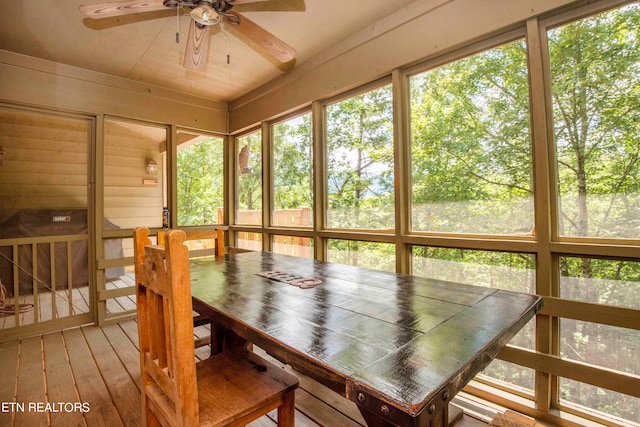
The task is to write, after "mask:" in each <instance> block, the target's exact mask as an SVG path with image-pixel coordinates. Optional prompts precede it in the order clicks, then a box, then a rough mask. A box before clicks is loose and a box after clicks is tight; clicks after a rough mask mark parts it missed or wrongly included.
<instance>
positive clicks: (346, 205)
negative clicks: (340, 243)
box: [326, 85, 395, 229]
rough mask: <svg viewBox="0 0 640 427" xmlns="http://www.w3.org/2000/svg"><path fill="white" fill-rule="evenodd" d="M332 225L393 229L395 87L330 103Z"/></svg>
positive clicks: (328, 166)
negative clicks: (393, 100) (393, 102)
mask: <svg viewBox="0 0 640 427" xmlns="http://www.w3.org/2000/svg"><path fill="white" fill-rule="evenodd" d="M326 112H327V113H326V117H327V118H326V125H327V179H328V182H327V189H328V194H327V197H328V206H327V225H328V227H330V228H356V229H357V228H360V229H391V228H393V227H394V224H395V219H394V188H393V179H394V177H393V170H394V169H393V109H392V93H391V86H390V85H389V86H384V87H382V88H379V89H376V90H373V91H370V92H367V93H364V94H361V95H358V96H355V97H352V98H349V99H347V100H344V101H341V102H338V103H335V104H332V105H328V106H327V107H326Z"/></svg>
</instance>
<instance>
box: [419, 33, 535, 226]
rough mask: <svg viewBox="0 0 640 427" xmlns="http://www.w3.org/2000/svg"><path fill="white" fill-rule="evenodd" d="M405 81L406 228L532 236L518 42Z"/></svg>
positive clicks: (523, 68) (523, 69)
mask: <svg viewBox="0 0 640 427" xmlns="http://www.w3.org/2000/svg"><path fill="white" fill-rule="evenodd" d="M409 85H410V96H411V99H410V103H411V113H410V114H411V127H410V131H411V173H412V197H413V200H412V202H413V205H412V222H413V224H412V227H413V229H414V230H416V231H431V232H451V233H482V234H528V233H532V232H533V230H532V228H533V197H532V162H531V138H530V131H529V87H528V82H527V57H526V49H525V44H524V42H523V41H521V40H519V41H516V42H513V43H510V44H506V45H503V46H500V47H496V48H494V49H491V50H489V51H485V52H483V53H480V54H476V55H474V56H471V57H469V58H466V59H462V60H459V61H456V62H453V63H450V64H447V65H444V66H441V67H439V68H436V69H432V70H429V71H427V72H424V73H421V74H417V75H414V76H412V77H410V80H409Z"/></svg>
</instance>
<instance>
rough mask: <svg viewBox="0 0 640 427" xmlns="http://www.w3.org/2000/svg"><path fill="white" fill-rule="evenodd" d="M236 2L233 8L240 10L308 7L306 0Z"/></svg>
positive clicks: (288, 10)
mask: <svg viewBox="0 0 640 427" xmlns="http://www.w3.org/2000/svg"><path fill="white" fill-rule="evenodd" d="M235 4H236V5H235V6H234V7H233V10H235V11H238V12H304V11H305V10H306V9H307V7H306V5H305V4H304V0H268V1H260V2H257V3H238V2H236V3H235Z"/></svg>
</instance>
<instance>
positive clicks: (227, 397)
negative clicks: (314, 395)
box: [134, 228, 298, 427]
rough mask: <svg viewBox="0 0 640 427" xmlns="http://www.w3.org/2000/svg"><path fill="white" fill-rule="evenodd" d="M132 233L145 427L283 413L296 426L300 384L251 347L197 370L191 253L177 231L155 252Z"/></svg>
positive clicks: (282, 421)
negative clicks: (190, 272)
mask: <svg viewBox="0 0 640 427" xmlns="http://www.w3.org/2000/svg"><path fill="white" fill-rule="evenodd" d="M148 236H149V230H148V229H146V228H138V229H136V230H135V233H134V250H135V273H136V295H137V299H138V333H139V340H140V367H141V369H140V374H141V382H142V411H143V412H142V416H143V422H144V425H147V426H160V425H162V426H165V427H166V426H170V427H173V426H180V427H193V426H199V425H203V426H227V425H229V426H240V425H245V424H247V423H249V422H251V421H253V420H255V419H257V418H259V417H261V416H262V415H264V414H266V413H268V412H270V411H271V410H273V409H276V408H277V409H278V426H293V425H294V411H295V406H294V405H295V398H294V393H295V389H296V388H297V387H298V379H297V378H296V377H295V376H293V375H291V374H289V373H288V372H286V371H284V370H283V369H281V368H278V367H276V366H275V365H273V364H271V363H269V362H267V361H265V360H263V359H262V358H260V357H259V356H257V355H256V354H254V353H252V352H250V351H249V350H247V349H246V348H233V349H230V350H228V351H225V352H223V353H220V354H217V355H215V356H212V357H211V358H209V359H206V360H204V361H202V362H199V363H197V364H196V362H195V352H194V348H193V345H192V340H193V325H192V322H191V313H192V304H191V288H190V276H189V254H188V250H187V248H186V246H184V240H185V235H184V232H182V231H180V230H175V231H170V232H168V233H167V235H166V239H165V246H164V247H162V246H150V244H151V242H150V240H149V238H148Z"/></svg>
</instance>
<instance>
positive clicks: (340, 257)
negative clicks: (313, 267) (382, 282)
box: [327, 239, 396, 272]
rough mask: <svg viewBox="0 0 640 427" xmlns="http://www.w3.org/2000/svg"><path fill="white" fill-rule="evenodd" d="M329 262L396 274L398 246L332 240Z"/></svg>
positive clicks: (328, 256) (328, 255)
mask: <svg viewBox="0 0 640 427" xmlns="http://www.w3.org/2000/svg"><path fill="white" fill-rule="evenodd" d="M327 261H330V262H339V263H340V264H347V265H353V266H356V267H365V268H372V269H374V270H382V271H389V272H395V271H396V246H395V245H394V244H391V243H377V242H361V241H356V240H342V239H331V240H329V249H328V254H327Z"/></svg>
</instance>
